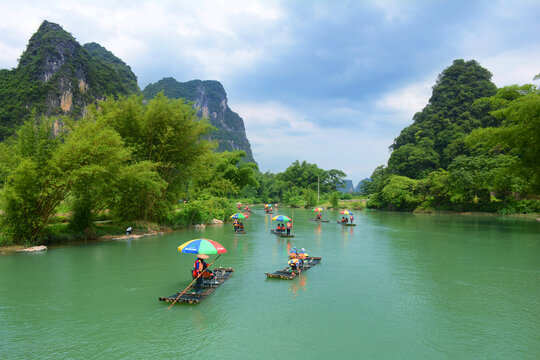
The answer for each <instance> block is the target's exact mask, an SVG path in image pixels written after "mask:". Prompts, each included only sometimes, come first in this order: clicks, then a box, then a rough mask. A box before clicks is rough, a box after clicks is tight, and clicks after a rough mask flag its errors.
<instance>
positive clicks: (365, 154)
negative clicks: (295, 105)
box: [231, 102, 392, 184]
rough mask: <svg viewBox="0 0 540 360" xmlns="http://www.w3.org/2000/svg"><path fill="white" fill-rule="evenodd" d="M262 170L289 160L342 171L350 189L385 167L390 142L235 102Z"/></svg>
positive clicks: (274, 106) (286, 110)
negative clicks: (304, 161)
mask: <svg viewBox="0 0 540 360" xmlns="http://www.w3.org/2000/svg"><path fill="white" fill-rule="evenodd" d="M231 107H232V108H234V110H235V111H236V112H238V114H239V115H240V116H241V117H242V118H243V119H244V124H245V127H246V134H247V136H248V138H249V140H250V142H251V146H252V149H253V153H254V157H255V159H256V160H257V162H258V163H259V166H260V168H261V170H262V171H266V170H270V171H273V172H278V171H283V170H285V168H286V167H287V166H289V165H290V164H291V163H292V162H293V161H295V160H300V161H302V160H306V161H308V162H310V163H316V164H317V165H318V166H319V167H322V168H324V169H340V170H343V171H344V172H345V173H346V174H347V175H348V176H349V178H351V179H353V180H354V182H355V184H356V182H358V181H359V180H361V179H363V178H364V177H367V176H370V175H371V173H372V171H373V169H375V167H377V166H379V165H381V164H386V161H387V160H388V156H389V153H388V145H389V144H391V142H392V139H391V138H389V137H388V136H377V135H375V134H373V133H371V132H370V131H369V130H367V131H366V130H359V129H358V128H356V127H349V128H344V127H340V128H338V127H335V128H331V127H330V128H328V127H325V128H322V127H320V126H318V125H317V124H315V123H313V122H311V121H309V120H307V116H306V115H305V114H303V113H302V112H301V111H299V110H296V109H292V108H290V107H288V106H286V105H284V104H281V103H277V102H266V103H236V104H233V105H231Z"/></svg>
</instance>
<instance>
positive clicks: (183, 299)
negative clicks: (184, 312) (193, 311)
mask: <svg viewBox="0 0 540 360" xmlns="http://www.w3.org/2000/svg"><path fill="white" fill-rule="evenodd" d="M233 271H234V269H233V268H222V267H218V268H214V278H213V279H212V280H213V282H216V283H217V284H213V283H204V282H203V284H202V285H201V288H200V289H199V290H196V289H195V286H194V285H190V286H189V287H188V288H187V290H185V291H184V293H183V294H181V292H180V291H179V292H177V293H176V294H174V295H171V296H162V297H160V298H159V301H164V302H167V303H172V302H174V301H175V299H178V300H176V302H177V303H184V304H198V303H200V302H201V301H203V300H204V299H206V298H207V297H208V296H209V295H210V294H212V293H213V292H214V291H215V290H216V289H217V288H218V287H220V286H221V285H222V284H223V283H224V282H225V281H227V280H229V278H230V277H231V276H232V273H233ZM179 295H181V296H180V297H179Z"/></svg>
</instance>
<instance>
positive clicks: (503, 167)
mask: <svg viewBox="0 0 540 360" xmlns="http://www.w3.org/2000/svg"><path fill="white" fill-rule="evenodd" d="M490 79H491V73H490V72H489V71H487V70H486V69H484V68H482V67H481V66H480V65H479V64H478V63H477V62H475V61H467V62H465V61H463V60H456V61H454V63H453V64H452V65H451V66H450V67H448V68H447V69H445V70H444V71H443V72H442V73H441V74H440V75H439V78H438V79H437V83H436V84H435V86H434V87H433V94H432V97H431V98H430V100H429V103H428V105H426V107H425V108H424V109H423V110H422V111H421V112H418V113H416V114H415V115H414V117H413V123H412V124H411V125H410V126H408V127H406V128H405V129H403V130H402V131H401V134H400V135H399V136H398V137H397V138H396V139H395V140H394V143H393V144H392V145H391V147H390V149H391V150H392V153H391V156H390V159H389V160H388V164H387V166H380V167H378V168H377V169H375V171H374V172H373V174H372V176H371V178H370V179H369V180H367V181H364V182H363V184H362V186H361V188H362V189H363V192H364V194H365V195H370V198H371V199H370V201H369V202H368V204H367V205H368V207H371V208H379V209H390V210H402V211H432V210H451V211H483V212H498V213H502V214H511V213H540V197H539V196H538V195H539V194H540V157H539V156H538V154H540V91H539V90H538V88H537V87H536V86H535V85H531V84H527V85H522V86H518V85H513V86H506V87H503V88H500V89H497V88H496V86H495V85H494V84H493V83H492V82H491V80H490Z"/></svg>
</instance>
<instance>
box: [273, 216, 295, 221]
mask: <svg viewBox="0 0 540 360" xmlns="http://www.w3.org/2000/svg"><path fill="white" fill-rule="evenodd" d="M272 220H274V221H290V220H291V218H290V217H288V216H285V215H276V216H274V217H273V218H272Z"/></svg>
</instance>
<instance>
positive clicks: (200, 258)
mask: <svg viewBox="0 0 540 360" xmlns="http://www.w3.org/2000/svg"><path fill="white" fill-rule="evenodd" d="M204 259H208V255H206V254H198V255H197V259H196V260H195V264H194V269H193V273H192V275H193V277H194V278H196V279H197V281H196V282H195V289H196V290H200V289H201V285H202V283H203V278H209V279H212V278H213V277H214V273H212V270H210V269H208V264H207V263H206V261H204ZM201 274H202V276H199V275H201Z"/></svg>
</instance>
